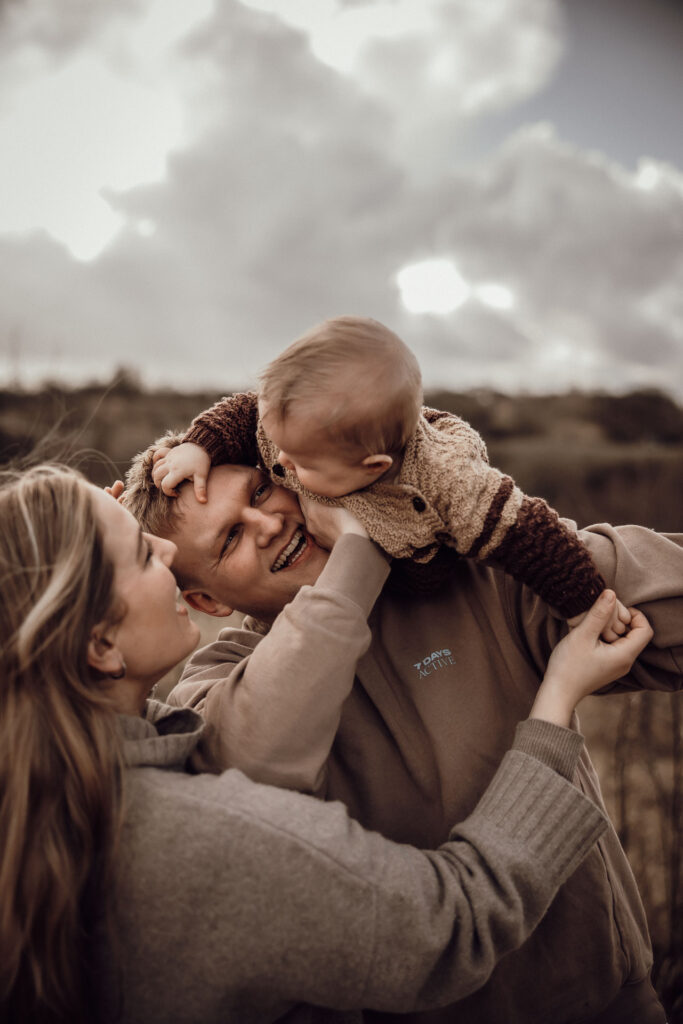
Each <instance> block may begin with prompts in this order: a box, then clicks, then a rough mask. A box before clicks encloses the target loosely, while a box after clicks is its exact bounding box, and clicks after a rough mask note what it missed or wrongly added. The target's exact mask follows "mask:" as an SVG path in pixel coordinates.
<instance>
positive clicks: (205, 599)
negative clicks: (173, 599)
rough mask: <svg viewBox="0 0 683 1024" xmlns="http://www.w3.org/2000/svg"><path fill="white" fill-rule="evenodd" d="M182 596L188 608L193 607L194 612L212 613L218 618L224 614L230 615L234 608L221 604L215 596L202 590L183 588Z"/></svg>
mask: <svg viewBox="0 0 683 1024" xmlns="http://www.w3.org/2000/svg"><path fill="white" fill-rule="evenodd" d="M183 597H184V598H185V600H186V601H187V603H188V604H189V606H190V608H194V610H195V611H196V612H204V614H205V615H214V616H215V617H216V618H218V619H222V618H223V617H224V616H226V615H232V613H233V611H234V610H235V609H234V608H230V607H229V605H227V604H221V602H220V601H216V599H215V598H213V597H211V596H210V595H209V594H205V593H204V591H202V590H183Z"/></svg>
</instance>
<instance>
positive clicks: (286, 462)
mask: <svg viewBox="0 0 683 1024" xmlns="http://www.w3.org/2000/svg"><path fill="white" fill-rule="evenodd" d="M277 461H278V462H279V463H280V465H281V466H284V467H285V469H290V470H292V472H293V471H294V463H293V462H292V460H291V459H290V457H289V455H287V453H286V452H280V454H279V455H278V457H277Z"/></svg>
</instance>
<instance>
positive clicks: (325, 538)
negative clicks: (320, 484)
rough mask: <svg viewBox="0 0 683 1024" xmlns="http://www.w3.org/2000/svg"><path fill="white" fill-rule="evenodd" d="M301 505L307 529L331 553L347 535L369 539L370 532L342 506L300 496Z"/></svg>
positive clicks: (317, 542)
mask: <svg viewBox="0 0 683 1024" xmlns="http://www.w3.org/2000/svg"><path fill="white" fill-rule="evenodd" d="M299 504H300V505H301V511H302V512H303V514H304V519H305V520H306V529H307V530H308V532H309V533H310V534H311V536H312V537H313V539H314V540H315V542H316V544H319V545H320V546H321V547H323V548H327V550H328V551H331V550H332V548H333V547H334V545H335V543H336V541H338V540H339V538H340V537H341V536H343V534H345V533H356V534H358V535H359V536H361V537H367V536H368V531H367V530H366V529H365V527H364V526H363V524H362V523H361V522H360V520H359V519H356V517H355V516H354V514H353V513H352V512H349V510H348V509H346V508H342V507H341V505H323V504H321V503H320V502H319V501H314V500H313V498H306V497H304V496H303V495H301V494H300V495H299Z"/></svg>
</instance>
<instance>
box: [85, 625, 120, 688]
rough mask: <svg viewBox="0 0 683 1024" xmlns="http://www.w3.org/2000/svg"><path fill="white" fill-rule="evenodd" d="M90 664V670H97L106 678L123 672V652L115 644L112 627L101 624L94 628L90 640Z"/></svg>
mask: <svg viewBox="0 0 683 1024" xmlns="http://www.w3.org/2000/svg"><path fill="white" fill-rule="evenodd" d="M88 664H89V665H90V668H95V669H97V671H98V672H102V673H103V674H104V675H105V676H108V675H112V674H115V673H117V672H119V671H120V670H121V665H122V664H123V658H122V656H121V652H120V651H119V649H118V648H117V646H116V644H115V643H114V633H113V630H112V628H111V626H110V627H106V626H104V625H102V623H99V624H98V625H97V626H94V627H93V630H92V632H91V634H90V639H89V640H88Z"/></svg>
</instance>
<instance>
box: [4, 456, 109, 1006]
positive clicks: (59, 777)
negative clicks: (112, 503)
mask: <svg viewBox="0 0 683 1024" xmlns="http://www.w3.org/2000/svg"><path fill="white" fill-rule="evenodd" d="M0 521H1V522H2V530H0V643H1V648H0V844H1V845H0V1019H2V1020H12V1021H32V1022H45V1021H50V1022H54V1021H68V1022H69V1024H81V1022H83V1024H85V1022H86V1021H87V1022H90V1021H93V1020H96V1019H97V1009H96V994H95V993H94V992H93V991H92V986H93V985H94V982H93V977H94V975H95V973H96V971H95V965H94V964H93V962H92V961H93V955H94V954H93V950H94V949H95V948H96V946H97V944H96V943H95V942H94V938H95V936H97V935H103V933H104V931H105V930H106V929H105V925H106V910H107V898H106V893H107V891H108V888H109V884H110V880H111V876H112V865H113V857H114V854H115V847H116V837H117V835H118V830H119V822H120V808H121V763H120V749H119V742H118V739H117V733H116V726H115V715H114V713H113V710H112V707H111V705H110V703H109V701H108V700H107V699H106V698H105V696H104V695H103V693H102V692H101V691H100V689H99V688H98V685H97V680H96V679H95V678H94V676H95V673H94V672H93V670H91V669H90V668H89V666H88V660H87V648H88V640H89V638H90V633H91V630H92V628H93V627H94V626H95V625H96V624H97V623H101V622H108V621H114V611H113V604H114V602H113V568H112V565H111V563H110V561H109V559H108V558H107V556H106V554H105V551H104V547H103V541H102V537H101V536H100V533H99V530H98V526H97V520H96V516H95V510H94V507H93V502H92V498H91V492H90V489H89V487H88V485H87V484H86V481H85V480H84V479H83V478H82V477H81V476H80V475H79V474H78V473H77V472H76V471H74V470H70V469H66V468H64V467H58V466H50V465H44V466H38V467H35V468H34V469H31V470H27V471H24V472H22V473H13V472H7V471H5V472H3V473H2V474H0Z"/></svg>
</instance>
